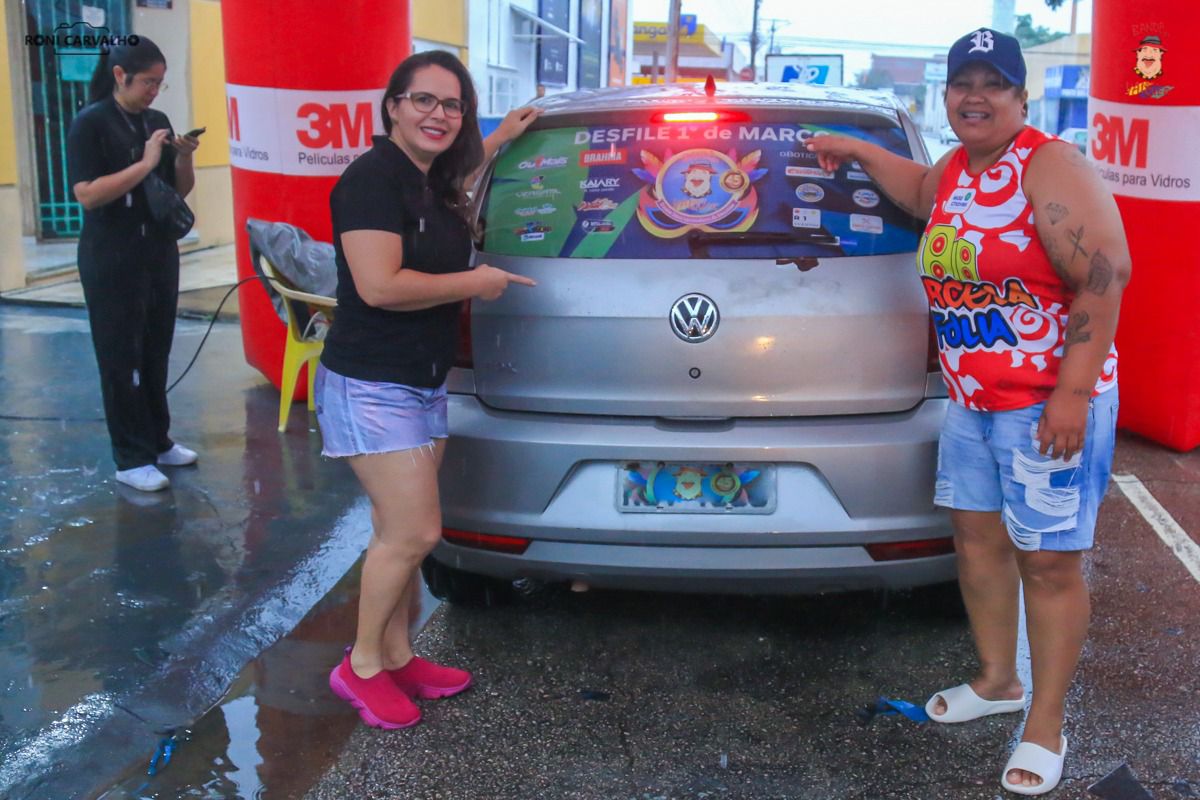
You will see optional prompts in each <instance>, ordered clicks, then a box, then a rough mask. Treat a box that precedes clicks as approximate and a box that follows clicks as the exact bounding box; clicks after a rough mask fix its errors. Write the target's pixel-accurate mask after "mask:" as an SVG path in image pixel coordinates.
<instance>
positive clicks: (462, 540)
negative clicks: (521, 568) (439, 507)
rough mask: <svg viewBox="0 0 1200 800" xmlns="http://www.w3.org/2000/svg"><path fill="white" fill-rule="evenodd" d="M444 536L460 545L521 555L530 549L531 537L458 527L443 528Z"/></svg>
mask: <svg viewBox="0 0 1200 800" xmlns="http://www.w3.org/2000/svg"><path fill="white" fill-rule="evenodd" d="M442 538H443V539H445V540H446V541H447V542H450V543H451V544H456V545H459V546H460V547H473V548H475V549H477V550H494V551H495V552H497V553H511V554H512V555H517V556H519V555H521V554H522V553H524V552H525V551H526V550H528V549H529V543H530V540H529V539H524V538H522V537H520V536H500V535H498V534H494V533H476V532H474V531H460V530H458V529H457V528H442Z"/></svg>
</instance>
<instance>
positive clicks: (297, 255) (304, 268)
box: [246, 218, 337, 322]
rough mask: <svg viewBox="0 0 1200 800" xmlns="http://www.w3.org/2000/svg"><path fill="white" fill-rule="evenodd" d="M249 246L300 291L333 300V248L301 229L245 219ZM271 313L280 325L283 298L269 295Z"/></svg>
mask: <svg viewBox="0 0 1200 800" xmlns="http://www.w3.org/2000/svg"><path fill="white" fill-rule="evenodd" d="M246 231H247V232H248V233H249V234H250V244H251V246H252V247H253V248H254V249H255V250H257V251H259V252H260V253H262V254H263V256H265V257H266V258H267V259H268V260H269V261H270V262H271V263H272V264H274V265H275V269H277V270H279V273H280V274H281V275H283V277H285V278H287V279H288V280H289V281H291V283H292V284H293V285H294V286H295V287H296V288H297V289H299V290H300V291H302V292H308V293H310V294H319V295H322V296H324V297H334V296H335V295H336V294H337V265H336V264H335V263H334V255H333V245H332V244H329V243H328V242H317V241H314V240H313V238H312V237H311V236H309V235H308V233H307V232H306V231H305V230H304V229H303V228H297V227H296V226H295V225H291V224H289V223H287V222H266V221H265V220H261V219H254V218H250V219H247V220H246ZM270 294H271V300H272V302H274V304H275V313H277V314H279V318H280V319H281V320H283V321H284V322H286V321H287V316H286V315H285V313H284V310H283V298H282V297H280V296H279V295H277V294H276V293H275V292H273V291H272V292H270Z"/></svg>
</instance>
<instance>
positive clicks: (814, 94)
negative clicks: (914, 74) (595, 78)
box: [531, 82, 903, 116]
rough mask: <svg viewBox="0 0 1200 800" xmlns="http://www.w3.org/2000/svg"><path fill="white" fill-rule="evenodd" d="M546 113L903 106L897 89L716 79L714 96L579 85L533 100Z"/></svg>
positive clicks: (882, 109) (682, 88)
mask: <svg viewBox="0 0 1200 800" xmlns="http://www.w3.org/2000/svg"><path fill="white" fill-rule="evenodd" d="M531 105H533V106H534V107H537V108H541V109H543V111H544V113H545V114H547V115H552V114H580V113H588V112H593V111H619V110H629V109H632V108H679V107H689V108H692V107H696V106H703V107H718V108H719V107H728V106H741V107H759V108H772V107H774V108H780V107H797V106H800V107H807V108H825V109H828V108H831V107H833V108H842V109H844V110H847V111H873V112H876V113H883V114H887V115H888V116H894V115H895V113H896V112H897V111H898V110H900V109H902V108H903V106H902V105H901V103H900V101H899V100H898V99H897V98H896V96H895V95H894V94H892V93H891V92H886V91H883V92H881V91H874V90H869V89H848V88H844V87H840V86H838V87H827V86H813V85H810V84H802V83H748V82H743V83H718V84H717V85H716V92H715V93H714V95H713V97H712V98H709V97H707V96H706V95H705V93H704V84H702V83H674V84H653V85H649V86H613V87H605V88H602V89H581V90H579V91H575V92H564V93H562V94H554V95H549V96H547V97H543V98H541V99H539V100H535V101H534V102H533V103H531Z"/></svg>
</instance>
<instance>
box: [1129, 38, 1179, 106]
mask: <svg viewBox="0 0 1200 800" xmlns="http://www.w3.org/2000/svg"><path fill="white" fill-rule="evenodd" d="M1133 52H1134V53H1135V54H1136V55H1137V61H1136V62H1135V63H1134V65H1133V72H1134V74H1135V75H1137V76H1138V78H1139V79H1140V80H1139V81H1138V82H1137V83H1135V84H1133V85H1132V86H1130V87H1129V96H1130V97H1144V98H1147V99H1149V100H1159V99H1161V98H1163V97H1165V96H1166V94H1167V92H1169V91H1171V90H1172V89H1174V88H1175V87H1174V86H1162V85H1157V84H1156V83H1155V82H1156V81H1157V80H1158V79H1159V78H1161V77H1162V76H1163V54H1164V53H1166V52H1167V48H1165V47H1163V43H1162V39H1161V38H1159V37H1158V36H1146V37H1144V38H1143V39H1142V41H1141V42H1139V43H1138V46H1137V48H1136V49H1135V50H1134V51H1133Z"/></svg>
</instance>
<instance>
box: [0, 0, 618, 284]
mask: <svg viewBox="0 0 1200 800" xmlns="http://www.w3.org/2000/svg"><path fill="white" fill-rule="evenodd" d="M629 4H630V0H411V2H410V4H409V8H410V12H411V32H412V44H413V50H414V52H421V51H424V50H431V49H441V50H448V51H450V52H452V53H455V54H456V55H457V56H458V57H459V58H461V59H462V60H463V62H464V63H466V64H467V65H468V67H469V69H470V70H471V73H472V75H473V77H474V78H475V82H476V86H477V89H478V92H479V96H480V104H481V109H480V111H481V116H482V117H483V125H484V128H485V132H486V130H488V129H490V128H491V127H493V126H494V125H495V124H496V123H497V122H498V120H499V119H500V118H502V117H503V115H504V114H505V113H506V112H507V111H508V110H509V109H511V108H515V107H517V106H519V105H522V104H524V103H526V102H528V101H529V100H530V99H532V98H533V97H534V96H535V95H536V94H537V93H538V86H539V85H541V86H544V87H545V91H546V92H548V93H553V92H559V91H568V90H572V89H576V88H581V87H596V86H604V85H609V84H610V83H616V84H624V83H625V82H626V81H627V75H626V69H625V62H626V52H627V49H628V47H629V46H630V42H631V36H632V22H631V19H630V16H629V13H628V7H629ZM64 9H76V10H75V11H73V12H72V11H68V10H64ZM62 25H67V26H79V29H80V30H97V29H99V30H102V31H103V32H107V33H111V34H113V35H116V34H140V35H145V36H148V37H149V38H151V39H153V40H154V41H155V42H156V43H157V44H158V45H159V47H161V48H162V50H163V53H164V54H165V55H166V58H167V65H168V70H167V79H166V84H167V89H166V90H165V91H162V92H161V93H160V95H159V97H158V99H157V100H156V101H155V108H157V109H159V110H161V111H162V112H164V113H165V114H166V115H167V116H168V117H169V118H170V119H171V122H172V124H173V125H174V127H175V128H176V129H177V130H188V129H189V128H192V127H201V126H203V127H205V128H207V131H206V132H205V134H204V137H203V139H202V140H201V147H200V149H199V150H198V151H197V152H196V156H195V164H196V187H195V189H194V190H193V193H192V194H191V195H189V197H188V204H189V205H190V206H191V207H192V209H193V211H194V212H195V214H196V226H195V229H194V232H193V234H192V235H191V236H190V237H189V238H188V239H186V240H184V243H183V244H184V245H185V246H187V247H194V248H199V247H209V246H213V245H219V244H226V243H229V242H232V241H233V214H232V202H231V196H232V188H231V178H230V158H229V136H228V120H227V114H226V96H225V54H224V45H223V38H222V28H221V4H220V2H219V0H87V4H85V5H83V6H78V5H77V4H74V3H71V4H66V3H63V2H61V0H6V2H5V13H4V16H3V17H0V217H2V218H3V220H4V222H5V224H4V225H3V226H0V291H2V290H7V289H14V288H19V287H21V286H24V285H25V284H26V280H27V273H28V272H29V268H27V267H29V265H27V263H26V254H27V253H28V252H29V250H30V247H29V243H30V242H31V241H32V240H35V239H36V240H37V241H39V242H46V241H56V240H57V241H63V242H70V241H71V240H72V239H73V238H75V237H77V236H78V234H79V231H80V228H81V225H82V212H81V210H80V208H79V206H78V204H77V203H75V202H74V197H73V195H72V193H71V190H70V187H69V185H68V179H67V175H66V163H65V162H66V155H65V154H66V148H65V140H66V132H67V129H68V128H69V127H70V123H71V120H72V119H73V118H74V115H75V113H77V112H78V110H79V109H80V108H82V106H83V105H84V104H85V103H86V99H87V86H88V82H89V80H90V78H91V73H92V69H93V68H94V65H95V63H96V58H97V56H96V55H94V54H91V55H89V54H87V53H79V54H68V53H65V52H62V49H61V48H60V47H58V44H59V43H60V41H59V40H58V39H56V37H55V35H54V32H55V30H56V29H58V28H59V26H62ZM84 26H89V27H86V28H85V27H84Z"/></svg>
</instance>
